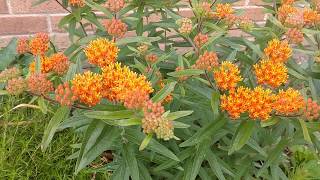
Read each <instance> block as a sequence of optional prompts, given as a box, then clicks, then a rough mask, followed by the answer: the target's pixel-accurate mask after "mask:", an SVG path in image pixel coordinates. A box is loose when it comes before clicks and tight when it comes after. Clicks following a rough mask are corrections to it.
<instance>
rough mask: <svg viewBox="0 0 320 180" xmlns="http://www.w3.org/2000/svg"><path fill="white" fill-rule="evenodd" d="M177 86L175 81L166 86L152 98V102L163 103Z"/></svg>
mask: <svg viewBox="0 0 320 180" xmlns="http://www.w3.org/2000/svg"><path fill="white" fill-rule="evenodd" d="M176 84H177V82H175V81H174V82H171V83H168V84H166V85H165V86H164V87H163V88H162V89H161V90H160V91H159V92H158V93H157V94H156V95H154V96H153V97H152V99H151V100H152V101H153V102H155V103H156V102H160V101H162V100H163V99H165V98H166V97H167V96H168V95H169V94H170V93H171V92H172V91H173V90H174V87H175V86H176Z"/></svg>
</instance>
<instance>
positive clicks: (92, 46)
mask: <svg viewBox="0 0 320 180" xmlns="http://www.w3.org/2000/svg"><path fill="white" fill-rule="evenodd" d="M84 52H85V54H86V56H87V57H88V61H89V63H91V64H95V65H97V66H100V67H105V66H107V65H109V64H111V63H114V62H115V61H116V59H117V57H118V52H119V48H118V47H117V46H116V44H115V43H113V42H111V41H109V40H107V39H105V38H99V39H96V40H93V41H91V42H90V43H89V45H88V46H87V48H86V49H85V50H84Z"/></svg>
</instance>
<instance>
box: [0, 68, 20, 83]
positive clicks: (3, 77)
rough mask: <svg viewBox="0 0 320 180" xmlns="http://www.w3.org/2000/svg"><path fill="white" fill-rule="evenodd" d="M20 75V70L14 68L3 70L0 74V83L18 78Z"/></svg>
mask: <svg viewBox="0 0 320 180" xmlns="http://www.w3.org/2000/svg"><path fill="white" fill-rule="evenodd" d="M20 74H21V72H20V70H19V69H18V68H16V67H12V68H9V69H5V70H3V71H2V72H1V73H0V82H5V81H8V80H10V79H13V78H16V77H19V76H20Z"/></svg>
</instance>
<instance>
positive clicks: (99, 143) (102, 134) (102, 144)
mask: <svg viewBox="0 0 320 180" xmlns="http://www.w3.org/2000/svg"><path fill="white" fill-rule="evenodd" d="M119 137H120V130H119V129H118V128H115V127H110V126H108V125H107V124H105V123H103V122H102V121H100V120H94V121H92V122H91V124H90V125H89V127H88V128H87V131H86V133H85V135H84V138H83V141H82V145H81V148H80V154H79V157H78V160H77V163H76V166H75V173H76V174H77V173H79V171H80V170H81V169H83V168H85V167H86V166H87V165H88V164H90V163H91V162H92V161H93V160H95V159H96V158H97V157H98V156H99V155H100V154H101V153H103V152H104V151H106V150H109V149H110V148H111V146H112V145H114V143H115V142H117V143H119V142H118V141H116V140H117V139H118V138H119Z"/></svg>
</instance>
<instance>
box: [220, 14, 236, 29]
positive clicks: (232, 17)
mask: <svg viewBox="0 0 320 180" xmlns="http://www.w3.org/2000/svg"><path fill="white" fill-rule="evenodd" d="M237 20H238V17H237V16H236V15H234V14H229V15H227V16H226V17H225V18H224V19H223V21H224V22H225V23H226V25H227V26H228V27H229V28H231V27H232V26H233V25H234V24H235V23H236V22H237Z"/></svg>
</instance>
